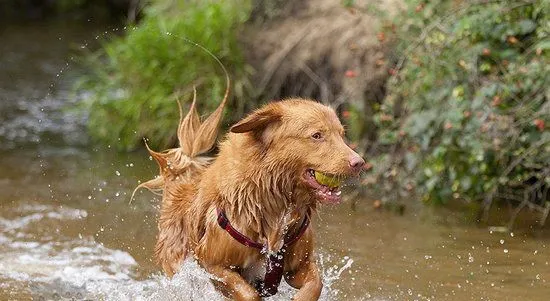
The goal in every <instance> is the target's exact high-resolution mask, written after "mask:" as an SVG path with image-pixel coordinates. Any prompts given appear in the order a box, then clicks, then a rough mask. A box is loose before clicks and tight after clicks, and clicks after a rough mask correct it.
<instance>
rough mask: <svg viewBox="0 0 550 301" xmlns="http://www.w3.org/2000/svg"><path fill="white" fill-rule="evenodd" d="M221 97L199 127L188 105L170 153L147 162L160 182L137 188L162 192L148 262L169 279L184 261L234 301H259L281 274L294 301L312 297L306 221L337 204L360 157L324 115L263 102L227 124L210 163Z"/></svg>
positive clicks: (313, 269) (309, 106)
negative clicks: (155, 166)
mask: <svg viewBox="0 0 550 301" xmlns="http://www.w3.org/2000/svg"><path fill="white" fill-rule="evenodd" d="M226 99H227V94H226V97H224V100H223V101H222V102H221V104H220V105H219V107H218V108H217V109H216V110H215V111H214V112H213V113H212V114H211V115H210V116H209V117H208V118H207V119H206V120H204V122H201V121H200V119H199V116H198V114H197V110H196V102H195V99H193V103H192V104H191V107H190V110H189V113H188V114H187V115H186V116H185V118H183V119H181V120H180V124H179V127H178V140H179V143H180V146H179V147H178V148H174V149H169V150H167V151H164V152H161V153H159V152H154V151H152V150H150V149H149V151H150V153H151V155H152V156H153V158H155V160H156V161H157V162H158V164H159V166H160V176H159V177H157V178H155V179H153V180H151V181H148V182H145V183H143V184H141V185H140V186H139V187H138V188H140V187H145V188H148V189H150V190H152V191H155V192H159V193H162V205H161V213H160V220H159V224H158V226H159V235H158V239H157V244H156V250H155V255H156V258H157V260H158V262H159V264H160V265H161V266H162V268H163V270H164V271H165V272H166V273H167V274H168V275H170V276H171V275H173V274H174V273H175V272H177V270H178V268H179V267H180V265H181V263H182V261H183V260H184V259H186V258H187V257H188V256H193V257H194V258H196V260H197V261H198V262H199V263H200V265H201V266H202V267H203V268H204V269H206V270H207V271H208V272H209V273H211V274H212V275H214V277H215V278H216V280H214V282H215V285H216V287H217V288H218V289H219V290H220V291H221V292H222V293H223V294H224V295H225V296H227V297H230V298H233V299H235V300H260V299H261V297H265V296H270V295H272V294H274V293H276V291H277V286H278V285H279V282H280V281H281V278H282V277H283V276H284V278H285V280H286V282H287V283H288V284H290V285H291V286H292V287H294V288H297V289H298V291H297V293H296V295H295V296H294V300H317V299H318V298H319V295H320V293H321V289H322V281H321V276H320V273H319V270H318V268H317V266H316V263H315V258H314V234H313V230H312V228H311V227H309V219H310V215H311V214H312V213H313V212H315V210H316V208H317V205H318V204H319V203H327V204H338V203H340V201H341V191H340V182H341V181H342V180H343V179H344V178H346V177H350V176H354V175H357V174H358V173H359V171H360V170H361V169H362V167H363V165H364V161H363V159H362V158H361V157H360V156H359V155H358V154H357V153H356V152H354V151H353V150H352V149H351V148H350V147H349V146H348V145H347V144H346V143H345V140H344V128H343V126H342V124H341V123H340V121H339V120H338V117H337V115H336V113H335V112H334V110H333V109H331V108H329V107H327V106H325V105H322V104H320V103H317V102H315V101H311V100H305V99H288V100H283V101H278V102H272V103H269V104H267V105H265V106H263V107H262V108H260V109H258V110H256V111H254V112H252V113H251V114H249V115H248V116H246V117H245V118H244V119H242V120H241V121H239V122H238V123H237V124H235V125H233V126H232V127H231V129H230V132H229V133H228V134H227V135H226V136H225V138H224V139H223V140H222V141H221V142H220V144H219V153H218V155H217V156H216V157H215V158H211V157H205V156H201V155H202V154H204V153H205V152H207V151H208V150H210V149H211V148H212V147H213V146H214V143H215V142H216V135H217V130H218V126H219V123H220V119H221V116H222V112H223V108H224V106H225V103H226Z"/></svg>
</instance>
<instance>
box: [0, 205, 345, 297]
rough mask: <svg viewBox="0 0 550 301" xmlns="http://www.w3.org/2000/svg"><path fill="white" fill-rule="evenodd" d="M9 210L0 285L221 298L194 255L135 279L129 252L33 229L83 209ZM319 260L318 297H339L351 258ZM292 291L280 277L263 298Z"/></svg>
mask: <svg viewBox="0 0 550 301" xmlns="http://www.w3.org/2000/svg"><path fill="white" fill-rule="evenodd" d="M10 212H12V213H14V215H11V214H10V216H12V217H11V218H10V217H4V216H2V217H0V225H1V226H2V229H3V230H2V232H0V251H1V252H0V282H2V287H1V288H2V289H3V290H4V291H10V290H11V291H13V290H21V287H25V289H26V292H25V293H26V294H28V295H30V296H32V297H33V298H38V299H40V300H71V299H92V300H117V301H119V300H147V301H156V300H159V301H160V300H196V301H203V300H204V301H207V300H208V301H210V300H223V297H222V296H221V295H220V293H218V291H216V289H215V288H214V286H213V284H212V281H211V280H212V279H213V278H212V276H211V275H210V274H208V273H207V272H206V271H205V270H204V269H202V268H201V267H200V266H199V265H198V264H197V263H196V262H195V261H194V260H188V261H186V262H184V264H183V265H182V268H181V269H180V271H179V272H178V273H176V275H174V277H173V278H171V279H170V278H168V277H166V276H164V275H162V274H161V273H156V274H153V275H150V276H149V277H147V278H146V279H140V278H139V277H138V273H137V272H136V270H138V269H139V265H138V263H137V262H136V260H135V259H134V258H133V257H132V256H131V255H130V254H129V253H127V252H125V251H121V250H117V249H111V248H107V247H105V246H103V245H102V244H101V243H98V242H96V241H95V240H94V237H91V236H90V237H85V236H82V235H79V236H78V237H66V236H63V235H62V234H56V233H57V232H56V231H55V229H51V230H50V231H49V232H53V233H49V232H47V233H45V236H41V237H36V236H35V235H33V234H32V229H33V228H36V224H39V223H44V222H48V221H49V222H56V223H59V224H62V223H63V221H73V220H80V219H86V218H87V216H88V213H87V212H86V211H84V210H81V209H75V208H68V207H56V206H49V205H43V204H27V205H23V206H19V207H16V208H13V209H12V210H11V211H10ZM45 237H46V238H45ZM335 262H336V263H337V264H335ZM318 263H319V266H320V268H321V271H322V275H323V282H324V288H323V291H322V295H321V300H324V301H328V300H338V295H339V291H338V290H337V289H335V288H333V285H334V284H335V283H337V282H338V281H340V279H341V277H342V273H343V272H344V271H347V270H349V269H350V267H351V265H352V263H353V260H352V259H350V258H348V257H347V256H346V257H344V258H343V259H340V258H335V259H333V257H332V256H331V255H324V254H321V255H319V256H318ZM22 283H24V285H22ZM295 292H296V290H295V289H293V288H292V287H290V286H289V285H288V284H286V283H284V282H283V283H282V285H281V287H280V289H279V293H278V294H277V295H275V296H273V297H270V298H267V300H270V301H279V300H290V299H291V298H292V296H293V295H294V294H295ZM1 296H2V294H1V292H0V297H1Z"/></svg>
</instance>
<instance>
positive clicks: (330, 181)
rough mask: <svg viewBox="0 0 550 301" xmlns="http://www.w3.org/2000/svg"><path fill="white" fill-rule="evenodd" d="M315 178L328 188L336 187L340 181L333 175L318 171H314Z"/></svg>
mask: <svg viewBox="0 0 550 301" xmlns="http://www.w3.org/2000/svg"><path fill="white" fill-rule="evenodd" d="M315 180H317V182H318V183H319V184H321V185H325V186H328V187H330V188H334V187H338V186H340V183H341V181H340V179H339V178H337V177H334V176H327V175H325V174H323V173H320V172H318V171H315Z"/></svg>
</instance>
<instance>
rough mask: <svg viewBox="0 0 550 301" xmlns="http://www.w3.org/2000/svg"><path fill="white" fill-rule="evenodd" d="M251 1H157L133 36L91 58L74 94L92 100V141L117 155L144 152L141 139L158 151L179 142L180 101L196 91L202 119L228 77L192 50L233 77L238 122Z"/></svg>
mask: <svg viewBox="0 0 550 301" xmlns="http://www.w3.org/2000/svg"><path fill="white" fill-rule="evenodd" d="M248 6H249V4H248V2H247V1H244V0H243V1H239V0H231V1H184V0H179V1H156V2H153V4H151V5H150V6H149V7H147V8H146V10H145V12H144V18H143V20H142V21H141V23H140V24H139V25H137V26H135V27H131V28H129V29H128V30H127V31H126V33H125V35H124V36H123V37H116V38H113V39H111V40H109V41H107V42H105V43H104V44H103V46H102V49H101V50H100V51H99V52H97V53H94V54H93V55H90V56H89V57H88V58H87V63H88V66H89V67H90V69H91V70H92V71H91V75H89V76H87V77H86V78H84V79H83V81H81V82H80V83H79V85H78V86H77V87H78V89H79V90H81V89H83V90H85V91H88V92H90V93H89V94H90V97H89V98H88V99H87V100H86V101H85V103H86V105H87V108H86V110H87V112H89V121H88V128H89V131H90V133H91V135H92V137H93V138H95V139H96V140H98V141H101V142H103V143H107V144H110V145H112V146H113V147H116V148H118V149H120V150H131V149H134V148H136V147H137V146H139V145H141V143H142V142H141V139H142V138H143V137H146V138H148V140H149V141H150V144H151V145H152V146H153V147H155V148H157V149H159V148H166V147H169V146H171V145H173V143H174V142H175V134H176V131H175V129H176V126H177V122H178V118H179V113H178V109H177V105H176V100H177V99H182V100H188V99H190V97H191V96H190V95H191V92H192V86H193V85H197V87H198V88H197V89H198V93H197V95H198V97H197V98H198V104H199V108H200V109H202V110H203V111H202V113H206V112H205V111H206V110H212V109H213V108H215V107H216V106H217V104H218V103H219V102H220V101H221V98H222V96H223V92H224V90H225V87H226V83H225V76H224V74H223V71H222V69H221V68H220V67H219V65H218V64H217V63H216V61H215V60H214V59H213V58H212V57H211V56H209V55H208V54H207V53H206V52H205V51H203V50H201V49H200V48H199V47H197V46H195V45H194V44H193V43H191V42H189V41H188V40H192V41H194V42H196V43H198V44H200V45H201V46H203V47H205V48H207V49H209V50H210V51H211V52H212V53H213V54H214V55H215V56H216V57H218V58H219V59H220V60H221V61H222V62H223V63H224V65H226V66H227V67H228V69H229V72H230V75H231V77H232V81H233V82H232V94H233V95H234V97H236V99H237V100H240V101H237V102H231V103H230V106H229V107H230V109H232V110H233V111H232V112H233V113H235V114H237V115H238V114H240V111H242V110H243V109H244V108H243V106H244V105H243V104H242V100H243V99H246V91H247V89H248V87H249V84H248V81H247V78H248V73H249V71H248V68H247V67H246V65H245V63H244V61H243V57H242V55H241V52H240V50H239V47H238V43H237V38H236V37H237V31H238V30H239V27H240V25H242V23H243V22H244V21H245V20H246V19H247V17H248V13H247V12H248V10H249V8H248Z"/></svg>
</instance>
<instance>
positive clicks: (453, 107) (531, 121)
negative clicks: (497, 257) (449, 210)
mask: <svg viewBox="0 0 550 301" xmlns="http://www.w3.org/2000/svg"><path fill="white" fill-rule="evenodd" d="M549 11H550V2H548V1H544V0H533V1H475V2H472V1H444V0H439V1H429V2H428V1H417V0H414V1H407V9H406V12H405V13H404V15H403V17H402V18H401V20H399V21H397V23H396V28H397V37H398V38H399V48H398V50H399V51H400V53H401V54H403V57H404V60H403V61H402V62H401V63H399V64H398V65H397V67H396V68H395V69H394V70H393V71H392V72H393V73H394V74H395V75H394V76H393V77H392V79H391V80H390V82H389V84H388V95H387V98H386V100H385V101H384V104H383V105H382V106H381V107H380V110H379V112H378V113H377V116H376V118H375V120H376V124H377V126H378V127H379V129H380V131H379V140H380V143H381V144H382V145H383V146H384V147H385V149H386V150H394V151H393V152H390V153H389V154H386V155H383V156H379V157H378V159H377V163H376V164H375V166H377V169H376V176H378V177H379V179H383V180H386V183H387V182H392V183H396V184H398V185H399V187H400V188H401V189H400V190H399V191H400V192H401V193H402V194H408V193H409V191H411V190H413V188H415V187H416V191H417V192H419V193H420V195H422V198H423V200H425V201H426V202H430V203H436V204H442V203H446V202H447V201H448V200H450V199H452V198H460V199H464V200H469V201H477V200H481V199H483V198H486V199H487V200H491V199H492V198H493V197H499V196H503V197H504V198H506V196H505V195H503V194H499V191H500V192H502V191H516V190H523V191H527V192H528V194H530V197H529V198H530V200H531V201H532V202H535V203H536V202H543V201H544V199H542V198H541V196H542V195H543V194H541V193H540V192H541V191H542V190H544V189H546V190H548V186H549V184H550V165H549V162H550V132H549V131H548V124H549V122H550V103H549V102H548V99H549V97H550V84H549V83H550V81H549V79H550V60H549V58H550V39H549V33H550V16H549ZM387 180H390V181H387ZM386 187H387V188H388V189H390V188H392V189H393V186H392V185H388V186H386ZM531 196H535V197H531ZM537 196H538V197H537Z"/></svg>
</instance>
